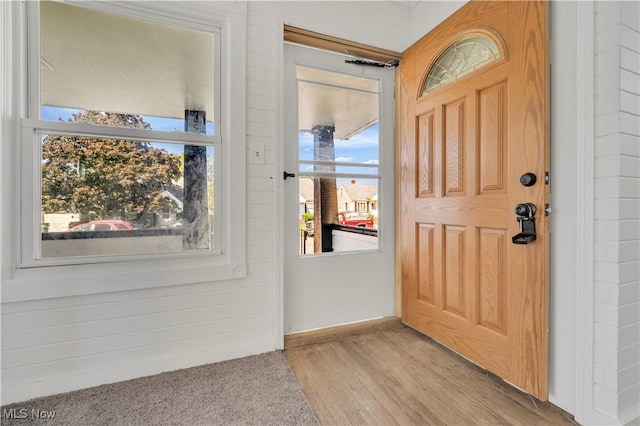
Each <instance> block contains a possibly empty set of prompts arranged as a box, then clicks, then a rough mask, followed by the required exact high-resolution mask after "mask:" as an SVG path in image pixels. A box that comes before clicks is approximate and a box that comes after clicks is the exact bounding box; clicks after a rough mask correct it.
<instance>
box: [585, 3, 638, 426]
mask: <svg viewBox="0 0 640 426" xmlns="http://www.w3.org/2000/svg"><path fill="white" fill-rule="evenodd" d="M595 14H596V15H595V26H596V28H595V32H596V34H595V55H596V56H595V94H596V98H595V116H596V117H595V118H596V120H595V138H596V139H595V150H596V159H595V161H596V163H595V172H596V182H595V198H596V200H595V219H596V223H595V232H596V234H595V239H596V241H595V269H594V275H595V306H594V312H595V318H594V321H595V324H594V389H593V398H594V401H593V404H594V406H595V407H596V408H597V409H598V410H600V411H602V412H603V413H605V414H606V415H608V416H610V417H611V418H613V419H616V420H618V421H619V422H621V423H627V422H633V421H634V419H635V421H636V422H637V421H638V416H639V415H640V24H639V22H638V21H639V20H640V3H638V2H597V3H596V7H595Z"/></svg>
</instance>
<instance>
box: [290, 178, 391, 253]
mask: <svg viewBox="0 0 640 426" xmlns="http://www.w3.org/2000/svg"><path fill="white" fill-rule="evenodd" d="M298 183H299V192H300V197H299V206H298V208H299V229H300V246H299V247H300V254H301V255H310V254H314V253H323V252H328V251H331V252H345V251H362V250H376V249H377V248H378V208H379V207H378V188H379V181H378V180H377V179H369V180H362V181H359V180H356V179H331V178H310V177H304V176H303V177H300V178H298ZM332 188H335V191H334V194H335V196H333V195H331V194H330V193H331V192H332ZM316 194H318V196H320V197H321V200H322V202H323V203H325V206H324V207H322V205H320V209H321V210H320V214H317V215H316V209H317V208H318V204H317V203H316V202H315V201H314V200H315V199H316ZM330 200H334V201H333V202H332V203H331V208H328V207H327V205H326V203H328V202H330ZM323 212H324V217H323V215H322V213H323ZM332 212H334V213H332Z"/></svg>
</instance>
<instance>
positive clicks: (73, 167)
mask: <svg viewBox="0 0 640 426" xmlns="http://www.w3.org/2000/svg"><path fill="white" fill-rule="evenodd" d="M41 149H42V157H41V169H42V180H41V206H42V211H41V231H42V252H41V257H42V258H52V257H72V256H94V255H117V254H147V253H167V252H181V251H186V250H210V249H212V248H213V247H212V246H213V235H212V232H213V214H214V211H213V199H214V193H213V190H214V182H213V176H214V170H213V164H214V150H213V147H204V146H191V145H181V144H172V143H157V142H144V141H130V140H113V139H104V138H103V139H100V138H96V137H88V136H86V137H85V136H74V135H65V134H45V135H42V136H41Z"/></svg>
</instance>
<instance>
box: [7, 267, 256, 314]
mask: <svg viewBox="0 0 640 426" xmlns="http://www.w3.org/2000/svg"><path fill="white" fill-rule="evenodd" d="M246 276H247V265H246V263H244V262H230V261H228V260H227V259H226V258H224V257H222V258H214V259H212V258H211V257H206V258H199V259H193V258H190V259H172V260H170V261H167V260H166V259H165V260H160V259H156V260H148V261H141V262H135V263H133V262H117V263H105V264H87V265H73V266H52V267H42V268H25V269H16V270H15V271H14V273H13V276H12V277H9V278H8V279H3V282H2V303H13V302H24V301H29V300H41V299H51V298H58V297H70V296H82V295H90V294H99V293H111V292H118V291H131V290H140V289H146V288H157V287H166V286H174V285H184V284H196V283H202V282H212V281H221V280H231V279H238V278H245V277H246Z"/></svg>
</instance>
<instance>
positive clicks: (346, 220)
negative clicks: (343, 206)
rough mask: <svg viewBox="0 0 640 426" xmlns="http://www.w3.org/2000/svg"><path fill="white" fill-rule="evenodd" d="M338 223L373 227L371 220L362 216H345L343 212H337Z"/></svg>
mask: <svg viewBox="0 0 640 426" xmlns="http://www.w3.org/2000/svg"><path fill="white" fill-rule="evenodd" d="M338 223H339V224H340V225H349V226H358V227H360V228H373V220H371V219H367V218H363V217H352V216H347V215H346V214H344V213H338Z"/></svg>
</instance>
